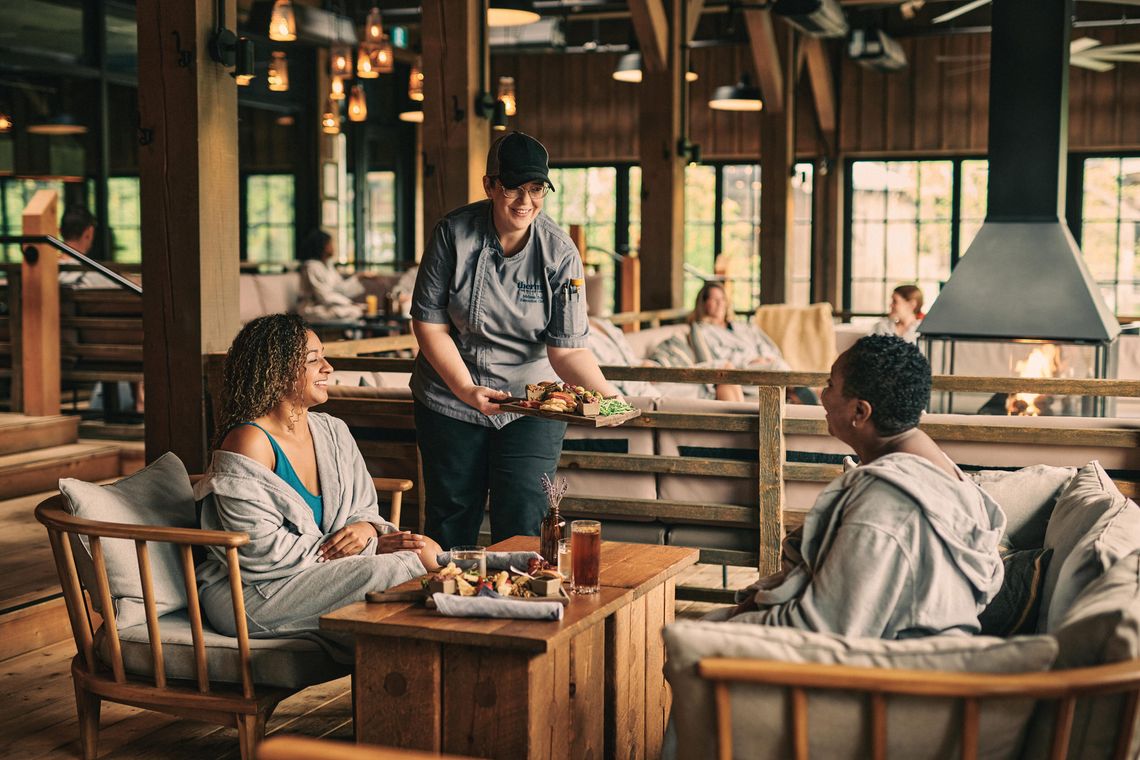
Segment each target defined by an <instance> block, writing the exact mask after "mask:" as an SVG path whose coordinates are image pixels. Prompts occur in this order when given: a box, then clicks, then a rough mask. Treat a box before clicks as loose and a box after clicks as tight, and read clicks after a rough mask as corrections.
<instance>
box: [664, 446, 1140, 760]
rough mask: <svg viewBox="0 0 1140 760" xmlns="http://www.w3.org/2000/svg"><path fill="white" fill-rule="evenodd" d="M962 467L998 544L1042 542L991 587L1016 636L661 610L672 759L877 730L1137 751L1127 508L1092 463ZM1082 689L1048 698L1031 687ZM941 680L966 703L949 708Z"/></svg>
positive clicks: (1138, 543)
mask: <svg viewBox="0 0 1140 760" xmlns="http://www.w3.org/2000/svg"><path fill="white" fill-rule="evenodd" d="M977 477H978V478H979V479H980V480H981V481H983V482H982V487H983V488H986V489H987V490H989V491H990V492H991V494H992V495H993V496H994V497H995V500H996V501H998V502H999V504H1001V505H1002V507H1003V509H1005V511H1006V513H1007V515H1008V517H1009V526H1008V536H1007V538H1008V539H1009V542H1010V544H1011V545H1012V546H1013V547H1015V548H1017V549H1033V548H1036V547H1041V548H1043V549H1045V550H1048V552H1049V553H1046V554H1045V555H1044V556H1045V557H1047V558H1048V560H1047V565H1046V569H1045V570H1044V571H1043V572H1042V570H1041V567H1040V566H1039V565H1037V566H1035V568H1034V572H1033V574H1031V575H1030V576H1029V578H1028V580H1026V577H1025V575H1023V574H1017V573H1014V572H1011V571H1010V570H1009V568H1010V567H1011V564H1010V560H1009V559H1008V557H1009V556H1010V555H1007V579H1006V583H1005V586H1003V591H1002V596H1009V595H1010V594H1013V591H1011V590H1010V587H1011V586H1013V587H1016V586H1018V584H1019V583H1021V584H1022V585H1023V587H1022V589H1021V592H1022V593H1021V594H1020V596H1019V597H1018V598H1019V599H1020V600H1021V604H1023V605H1024V606H1025V609H1024V611H1023V612H1024V614H1023V615H1022V618H1023V619H1024V620H1025V621H1027V622H1026V623H1025V627H1026V628H1027V629H1028V630H1029V631H1030V632H1031V633H1030V634H1029V635H1019V636H1015V637H1013V638H1008V639H1006V638H999V637H995V636H977V637H965V636H936V637H930V638H923V639H912V640H904V641H883V640H878V639H853V638H844V637H841V636H835V635H831V634H822V633H811V632H804V631H798V630H792V629H782V628H770V627H765V626H758V625H752V624H742V623H711V622H681V623H675V624H673V625H671V626H668V627H667V628H666V629H665V632H664V636H665V642H666V647H667V651H668V660H667V664H666V666H665V669H666V675H667V678H668V679H669V682H670V683H671V685H672V691H673V718H674V722H675V726H676V732H677V739H678V753H677V757H712V756H714V752H715V749H714V748H715V747H717V745H718V744H719V747H720V750H721V753H722V754H720V756H721V757H735V758H777V757H791V756H795V757H804V756H810V757H817V758H828V759H829V760H833V759H842V758H860V757H869V756H872V755H873V754H875V753H874V751H873V743H874V742H875V741H876V737H877V741H878V742H879V745H880V747H881V748H882V749H885V750H886V753H887V754H886V756H888V757H899V758H908V759H911V758H913V759H916V760H922V759H924V758H950V757H982V758H1024V759H1025V760H1031V759H1034V758H1043V757H1048V756H1050V744H1051V742H1052V741H1053V737H1054V732H1055V731H1058V730H1060V734H1059V737H1058V739H1059V743H1060V744H1061V745H1062V746H1066V745H1067V747H1068V755H1067V756H1068V757H1070V758H1082V759H1087V760H1092V759H1094V758H1108V757H1118V758H1125V757H1127V758H1135V757H1137V756H1138V754H1140V732H1137V730H1136V728H1137V727H1136V723H1137V717H1138V716H1137V713H1138V711H1137V704H1138V702H1137V694H1138V693H1140V508H1138V507H1137V506H1136V504H1135V503H1134V502H1132V501H1131V500H1129V499H1126V498H1125V497H1124V496H1123V495H1121V493H1120V492H1119V490H1117V489H1116V487H1115V486H1114V484H1113V483H1112V481H1111V480H1110V479H1109V478H1108V476H1107V474H1106V473H1105V470H1104V469H1103V468H1102V467H1101V465H1100V464H1099V463H1098V462H1095V461H1094V462H1090V463H1089V464H1088V465H1086V466H1084V467H1082V468H1080V469H1079V470H1076V471H1074V470H1073V469H1071V468H1057V467H1049V466H1036V467H1032V468H1028V469H1026V470H1022V471H1018V472H1013V473H1007V472H990V473H987V474H984V475H979V476H977ZM1035 554H1038V553H1035ZM868 561H873V558H868ZM1026 584H1028V589H1026V588H1024V586H1025V585H1026ZM1014 595H1015V596H1016V594H1014ZM1001 598H1002V597H1000V596H999V599H1001ZM995 603H996V602H995ZM726 658H732V659H733V660H734V661H733V662H728V661H727V659H726ZM840 666H844V667H840ZM907 671H910V672H907ZM936 671H937V672H936ZM947 673H967V674H970V675H968V676H966V677H957V676H952V675H947ZM702 674H703V675H702ZM1026 676H1027V677H1026ZM1019 679H1020V680H1019ZM804 689H806V691H804ZM1114 689H1115V690H1124V693H1123V694H1122V693H1114ZM1082 693H1083V695H1084V696H1082V698H1081V699H1079V700H1077V701H1076V702H1075V703H1073V704H1067V703H1065V702H1062V708H1061V710H1060V712H1058V708H1057V706H1056V705H1055V704H1054V703H1053V702H1052V701H1051V700H1049V699H1040V700H1039V699H1035V698H1033V697H1034V696H1036V695H1046V696H1050V697H1058V696H1059V697H1062V698H1067V697H1069V696H1075V695H1076V694H1082ZM869 694H879V695H884V694H888V695H890V694H893V695H897V696H889V697H887V698H886V699H885V700H883V698H882V697H881V696H880V697H876V698H873V699H870V700H868V695H869ZM923 694H925V695H926V696H925V697H924V696H920V695H923ZM946 694H954V695H958V696H966V697H968V698H981V702H980V703H977V702H974V703H970V704H972V705H973V706H968V707H967V708H965V711H964V712H963V711H962V708H961V707H960V706H959V705H955V703H954V700H951V699H948V698H946V697H943V696H940V695H946ZM718 700H719V701H718ZM796 703H799V705H800V708H806V710H801V709H799V708H796V707H795V705H796ZM979 705H980V706H979ZM884 707H885V713H884V712H883V708H884ZM789 710H792V711H793V716H792V720H788V714H789ZM971 713H974V714H975V717H976V719H977V720H976V722H973V723H972V724H971V718H970V714H971ZM1066 716H1068V717H1071V726H1067V724H1066ZM718 726H719V729H720V730H719V737H718ZM963 733H964V734H965V736H966V737H967V739H966V742H965V743H966V744H967V746H970V745H972V744H974V748H975V750H976V754H969V753H964V752H963V750H962V744H963V739H962V736H963ZM729 737H731V738H730V741H731V748H732V749H731V754H724V752H725V749H726V744H727V742H728V741H729ZM975 743H976V744H975ZM803 752H806V753H807V754H806V755H805V754H802V753H803ZM876 756H879V755H876ZM1052 756H1054V757H1064V756H1065V755H1063V754H1057V755H1052Z"/></svg>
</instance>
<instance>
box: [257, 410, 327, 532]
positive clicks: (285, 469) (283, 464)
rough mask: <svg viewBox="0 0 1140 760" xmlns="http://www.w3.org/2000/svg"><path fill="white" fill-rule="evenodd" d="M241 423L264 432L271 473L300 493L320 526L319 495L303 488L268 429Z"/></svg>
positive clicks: (287, 458) (320, 509) (303, 485)
mask: <svg viewBox="0 0 1140 760" xmlns="http://www.w3.org/2000/svg"><path fill="white" fill-rule="evenodd" d="M241 424H243V425H252V426H253V427H255V428H257V429H258V430H260V431H261V432H263V433H265V437H266V438H268V439H269V445H270V446H272V447H273V458H274V461H273V473H274V474H275V475H277V476H278V477H280V478H281V479H282V480H284V481H285V482H286V483H288V484H289V485H291V486H292V487H293V490H294V491H296V492H297V493H299V494H300V495H301V498H302V499H303V500H304V501H305V503H306V504H308V505H309V509H311V510H313V518H314V519H315V520H316V521H317V527H318V528H319V527H320V526H321V518H322V517H324V506H323V503H322V501H321V497H320V496H314V495H313V494H311V493H309V489H308V488H305V484H304V483H302V482H301V479H300V478H299V477H297V471H296V470H294V469H293V465H292V463H290V461H289V457H287V456H285V452H284V451H282V450H281V447H280V446H279V445H278V444H277V441H275V440H274V439H273V436H271V435H270V434H269V431H268V430H266V429H265V428H263V427H262V426H261V425H258V424H257V423H256V422H243V423H241Z"/></svg>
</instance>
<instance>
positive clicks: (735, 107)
mask: <svg viewBox="0 0 1140 760" xmlns="http://www.w3.org/2000/svg"><path fill="white" fill-rule="evenodd" d="M763 107H764V101H763V100H761V98H760V88H759V87H756V86H755V85H753V84H752V79H751V78H750V77H749V76H748V74H747V72H745V73H744V74H741V75H740V81H739V82H737V83H736V84H727V85H724V86H722V87H717V88H716V89H715V90H713V96H712V98H710V99H709V108H713V109H716V110H718V111H759V110H760V109H762V108H763Z"/></svg>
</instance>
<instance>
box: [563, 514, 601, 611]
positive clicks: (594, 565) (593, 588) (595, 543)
mask: <svg viewBox="0 0 1140 760" xmlns="http://www.w3.org/2000/svg"><path fill="white" fill-rule="evenodd" d="M570 556H571V562H570V564H571V566H572V567H573V582H572V587H573V589H574V593H575V594H596V593H598V574H599V571H600V570H601V564H602V524H601V523H600V522H598V521H597V520H575V521H574V522H573V523H571V524H570Z"/></svg>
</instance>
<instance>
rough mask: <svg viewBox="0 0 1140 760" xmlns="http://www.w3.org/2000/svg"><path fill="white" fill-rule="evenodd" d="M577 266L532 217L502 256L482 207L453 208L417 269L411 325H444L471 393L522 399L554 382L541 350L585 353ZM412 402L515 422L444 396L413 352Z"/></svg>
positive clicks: (480, 420) (568, 245) (571, 253)
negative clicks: (531, 386) (478, 389)
mask: <svg viewBox="0 0 1140 760" xmlns="http://www.w3.org/2000/svg"><path fill="white" fill-rule="evenodd" d="M572 280H578V281H579V282H580V283H584V275H583V273H582V260H581V258H580V257H579V255H578V249H577V248H576V247H575V246H574V243H573V242H572V241H571V240H570V236H569V235H567V234H566V232H565V231H563V230H562V228H561V227H559V226H558V225H557V224H555V223H554V222H553V221H552V220H551V219H550V218H549V217H548V216H546V215H545V214H542V213H539V214H538V215H537V216H536V217H535V219H534V222H532V223H531V228H530V237H529V239H528V240H527V243H526V245H525V246H524V247H523V249H522V250H521V251H519V252H518V253H516V254H515V255H514V256H510V257H507V256H504V255H503V247H502V245H500V244H499V236H498V234H497V233H496V232H495V227H494V224H493V222H492V221H491V202H490V201H489V200H488V201H479V202H477V203H472V204H470V205H467V206H463V207H462V208H458V209H456V210H455V211H452V212H451V213H450V214H448V215H447V216H445V217H444V218H443V219H442V220H441V221H440V222H439V224H437V225H436V227H435V231H434V232H433V233H432V238H431V242H430V243H429V244H428V246H427V249H426V250H425V251H424V255H423V260H422V261H421V262H420V273H419V276H418V277H417V278H416V289H415V293H414V294H413V296H412V318H413V319H417V320H419V321H421V322H432V323H435V324H446V325H449V326H450V328H451V337H452V339H453V340H454V341H455V345H456V346H457V347H458V349H459V355H460V356H461V357H463V362H464V364H466V365H467V369H468V371H470V372H471V379H472V380H473V381H474V382H475V383H476V384H477V385H483V386H486V387H488V388H494V389H496V390H501V391H505V392H508V393H510V394H511V395H512V396H525V395H526V386H527V383H537V382H540V381H542V380H554V379H556V377H557V376H556V375H555V374H554V370H553V369H552V368H551V366H550V361H549V359H547V355H546V347H547V346H555V347H558V348H584V347H585V346H586V345H587V336H588V335H589V330H590V327H589V322H588V321H587V319H586V292H585V287H584V285H578V286H575V285H573V284H572V282H571V281H572ZM410 385H411V388H412V395H413V396H415V398H416V400H417V401H419V402H420V403H422V404H424V405H425V406H427V407H428V408H429V409H431V410H432V411H434V412H438V413H440V414H445V415H447V416H448V417H454V418H455V419H459V420H463V421H465V422H473V423H475V424H477V425H484V426H487V427H496V428H502V427H503V426H504V425H506V424H508V423H509V422H511V421H513V420H515V419H517V418H518V416H519V415H517V414H497V415H495V416H493V417H488V416H487V415H485V414H483V413H482V412H480V411H478V410H476V409H474V408H472V407H470V406H468V405H467V404H465V403H463V402H462V401H460V400H459V399H457V398H456V397H455V395H454V394H453V393H452V392H451V390H450V389H449V388H448V387H447V384H446V383H444V382H443V380H442V379H441V378H440V376H439V373H437V372H436V371H435V368H434V367H432V366H431V363H430V362H428V360H427V358H426V357H425V356H424V355H423V353H422V352H421V353H420V354H419V356H417V357H416V365H415V369H414V370H413V371H412V380H411V383H410Z"/></svg>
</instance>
